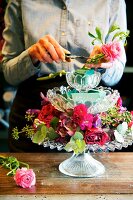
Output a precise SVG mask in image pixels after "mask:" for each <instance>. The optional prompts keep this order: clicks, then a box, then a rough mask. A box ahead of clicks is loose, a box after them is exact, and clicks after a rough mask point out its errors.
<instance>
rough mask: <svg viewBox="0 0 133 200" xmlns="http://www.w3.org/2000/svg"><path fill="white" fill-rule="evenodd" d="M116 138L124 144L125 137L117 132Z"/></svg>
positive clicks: (115, 132) (115, 133)
mask: <svg viewBox="0 0 133 200" xmlns="http://www.w3.org/2000/svg"><path fill="white" fill-rule="evenodd" d="M114 136H115V139H116V141H117V142H120V143H123V142H124V137H123V135H121V134H120V133H119V132H118V131H117V130H115V131H114Z"/></svg>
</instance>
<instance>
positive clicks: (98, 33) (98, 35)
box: [88, 27, 103, 45]
mask: <svg viewBox="0 0 133 200" xmlns="http://www.w3.org/2000/svg"><path fill="white" fill-rule="evenodd" d="M95 32H96V35H93V34H92V33H90V32H88V35H89V36H90V37H92V38H94V39H93V40H92V45H94V43H95V41H96V40H98V41H99V42H100V43H101V44H103V35H102V31H101V29H100V28H99V27H96V29H95Z"/></svg>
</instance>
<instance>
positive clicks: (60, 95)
mask: <svg viewBox="0 0 133 200" xmlns="http://www.w3.org/2000/svg"><path fill="white" fill-rule="evenodd" d="M91 91H92V92H91V94H90V93H89V92H90V90H89V91H88V92H85V93H83V92H82V93H79V92H78V91H76V90H75V91H74V90H73V89H71V88H70V87H64V86H61V87H60V88H58V87H55V88H53V89H50V90H48V92H47V97H48V99H49V100H50V102H51V103H52V105H53V106H55V107H56V109H58V110H60V111H65V110H66V109H71V108H73V107H74V106H76V105H78V104H79V103H83V104H86V105H89V106H88V107H89V108H88V110H89V111H88V112H89V113H92V114H97V113H100V112H105V111H107V110H108V109H109V108H111V107H113V106H114V105H115V104H116V102H117V100H118V98H119V97H120V94H119V92H118V91H117V90H112V89H111V88H107V87H97V88H95V89H93V90H91ZM96 92H98V93H99V97H98V98H97V96H93V97H94V98H92V94H93V95H94V94H96Z"/></svg>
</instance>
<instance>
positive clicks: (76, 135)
mask: <svg viewBox="0 0 133 200" xmlns="http://www.w3.org/2000/svg"><path fill="white" fill-rule="evenodd" d="M72 138H73V139H74V140H77V139H79V140H82V139H83V135H82V133H80V132H75V134H74V135H73V136H72Z"/></svg>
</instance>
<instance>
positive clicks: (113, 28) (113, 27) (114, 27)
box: [107, 24, 120, 35]
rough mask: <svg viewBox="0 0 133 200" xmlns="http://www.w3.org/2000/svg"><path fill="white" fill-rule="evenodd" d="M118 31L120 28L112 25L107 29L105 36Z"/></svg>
mask: <svg viewBox="0 0 133 200" xmlns="http://www.w3.org/2000/svg"><path fill="white" fill-rule="evenodd" d="M119 29H120V27H119V26H118V25H117V24H113V25H112V26H111V27H110V29H109V31H108V34H107V35H109V34H110V33H112V32H113V31H115V30H119Z"/></svg>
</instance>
